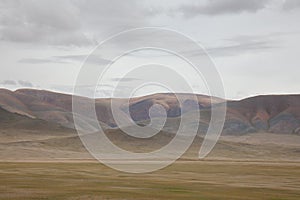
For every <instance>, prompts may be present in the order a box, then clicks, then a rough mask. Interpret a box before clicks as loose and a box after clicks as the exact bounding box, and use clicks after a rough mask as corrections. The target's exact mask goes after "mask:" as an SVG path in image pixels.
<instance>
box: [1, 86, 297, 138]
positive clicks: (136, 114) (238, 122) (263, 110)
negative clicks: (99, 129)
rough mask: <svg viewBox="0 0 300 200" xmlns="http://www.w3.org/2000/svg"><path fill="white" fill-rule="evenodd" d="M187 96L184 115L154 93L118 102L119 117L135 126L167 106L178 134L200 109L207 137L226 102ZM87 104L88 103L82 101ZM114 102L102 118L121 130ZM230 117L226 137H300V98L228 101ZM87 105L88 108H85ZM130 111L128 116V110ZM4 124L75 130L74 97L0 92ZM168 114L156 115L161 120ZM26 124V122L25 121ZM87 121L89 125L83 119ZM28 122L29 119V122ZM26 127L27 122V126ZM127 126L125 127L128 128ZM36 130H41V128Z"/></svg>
mask: <svg viewBox="0 0 300 200" xmlns="http://www.w3.org/2000/svg"><path fill="white" fill-rule="evenodd" d="M177 95H180V96H181V97H184V99H185V101H184V102H183V103H184V104H185V106H186V108H187V109H185V110H182V109H181V107H180V104H179V102H178V101H177V99H176V96H175V95H174V94H167V93H166V94H153V95H147V96H144V97H136V98H132V99H130V101H129V105H128V100H127V99H115V101H116V102H117V106H118V107H117V112H118V115H119V116H121V117H124V118H129V117H131V118H132V119H133V120H134V121H136V123H138V124H140V125H145V124H147V123H149V108H150V107H151V106H152V105H154V104H159V105H161V106H163V107H164V108H165V110H166V112H167V116H168V119H167V123H166V124H165V127H164V131H166V132H170V133H172V132H176V128H177V127H178V123H179V121H180V116H181V115H186V116H188V117H189V119H190V120H189V121H190V127H191V128H194V127H198V125H199V124H195V121H196V120H195V109H199V108H200V111H201V120H200V121H201V123H200V127H199V132H200V133H201V132H205V131H206V129H207V127H208V124H209V121H210V109H211V104H220V103H223V102H224V100H223V99H219V98H212V102H211V98H210V97H209V96H205V95H197V99H196V100H195V99H193V98H192V95H191V94H177ZM82 99H83V100H84V99H86V98H84V97H82ZM110 103H111V99H96V100H95V107H96V111H97V117H98V120H99V121H100V123H101V125H102V126H103V127H104V129H112V128H117V127H116V122H115V121H114V118H113V116H112V112H111V109H110ZM227 104H228V107H227V116H226V122H225V126H224V130H223V134H224V135H226V134H227V135H228V134H239V135H241V134H247V133H254V132H271V133H282V134H300V95H267V96H257V97H251V98H247V99H243V100H240V101H227ZM83 106H84V104H83ZM127 106H129V113H128V112H127V111H126V110H125V108H126V107H127ZM0 108H1V110H0V125H1V127H3V126H4V125H5V124H6V123H4V121H3V120H8V119H10V120H16V121H18V120H19V122H18V123H20V120H21V121H22V120H25V117H26V119H27V120H28V119H31V122H30V123H33V122H34V123H37V124H38V123H41V122H43V123H44V122H47V123H51V126H53V124H55V125H56V126H64V127H67V128H74V123H73V115H72V96H71V95H67V94H61V93H55V92H50V91H45V90H33V89H21V90H17V91H14V92H12V91H9V90H6V89H0ZM162 116H163V113H160V112H159V111H157V112H155V113H154V116H153V117H155V118H157V119H159V118H160V117H162ZM22 117H23V118H24V119H23V118H22ZM83 120H88V119H84V118H83ZM25 121H26V120H25ZM25 124H26V123H25ZM125 125H126V124H125ZM32 126H35V127H36V128H37V127H38V126H36V125H32Z"/></svg>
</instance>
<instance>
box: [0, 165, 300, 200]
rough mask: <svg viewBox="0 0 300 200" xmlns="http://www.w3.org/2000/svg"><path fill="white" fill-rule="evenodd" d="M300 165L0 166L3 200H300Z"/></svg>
mask: <svg viewBox="0 0 300 200" xmlns="http://www.w3.org/2000/svg"><path fill="white" fill-rule="evenodd" d="M299 169H300V163H298V162H295V163H292V162H282V163H275V162H230V161H227V162H224V161H178V162H176V163H175V164H173V165H171V166H169V167H167V168H165V169H163V170H160V171H157V172H154V173H149V174H126V173H121V172H117V171H114V170H112V169H109V168H108V167H106V166H103V165H101V164H99V163H92V162H86V163H84V162H80V163H75V162H74V163H71V162H69V163H53V162H47V163H45V162H44V163H38V162H36V163H34V162H31V163H29V162H27V163H26V162H23V163H21V162H2V163H0V180H1V184H0V199H203V200H206V199H249V200H250V199H272V200H275V199H276V200H279V199H283V200H286V199H295V200H296V199H297V200H298V199H300V170H299Z"/></svg>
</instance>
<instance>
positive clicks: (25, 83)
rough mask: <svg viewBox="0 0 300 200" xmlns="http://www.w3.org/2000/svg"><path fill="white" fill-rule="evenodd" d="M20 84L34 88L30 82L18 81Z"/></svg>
mask: <svg viewBox="0 0 300 200" xmlns="http://www.w3.org/2000/svg"><path fill="white" fill-rule="evenodd" d="M18 84H19V85H21V86H23V87H33V84H32V83H31V82H29V81H22V80H19V81H18Z"/></svg>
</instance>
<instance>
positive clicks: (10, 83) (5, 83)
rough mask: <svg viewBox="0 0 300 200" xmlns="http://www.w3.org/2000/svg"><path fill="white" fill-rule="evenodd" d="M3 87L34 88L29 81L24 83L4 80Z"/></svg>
mask: <svg viewBox="0 0 300 200" xmlns="http://www.w3.org/2000/svg"><path fill="white" fill-rule="evenodd" d="M0 84H1V85H5V86H22V87H33V84H32V83H31V82H29V81H23V80H18V81H14V80H4V81H2V82H0Z"/></svg>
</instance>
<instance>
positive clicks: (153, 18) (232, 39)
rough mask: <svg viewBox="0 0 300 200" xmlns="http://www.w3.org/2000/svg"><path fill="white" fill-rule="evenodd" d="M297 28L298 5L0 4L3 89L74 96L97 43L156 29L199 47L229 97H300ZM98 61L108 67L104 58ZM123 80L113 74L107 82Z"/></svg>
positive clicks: (231, 0)
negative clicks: (135, 30) (123, 33)
mask: <svg viewBox="0 0 300 200" xmlns="http://www.w3.org/2000/svg"><path fill="white" fill-rule="evenodd" d="M299 24H300V1H299V0H251V1H249V0H210V1H205V0H204V1H199V0H195V1H193V0H190V1H184V0H182V1H181V0H169V1H162V0H159V1H158V0H151V1H143V0H127V1H117V0H107V1H103V0H73V1H72V0H57V1H56V0H47V1H46V0H36V1H34V0H27V1H15V0H0V55H1V60H0V64H1V65H0V69H1V73H0V87H5V88H9V89H16V88H23V87H26V88H28V87H33V88H39V89H49V90H56V91H61V92H71V91H72V85H73V84H74V81H75V79H76V77H77V74H78V72H79V70H80V67H81V65H82V63H83V61H84V60H85V58H86V56H87V55H88V54H89V53H91V51H92V50H93V49H94V48H95V47H96V45H97V44H98V43H99V42H101V41H103V40H105V39H106V38H107V37H110V36H111V35H113V34H117V33H119V32H120V31H124V30H127V29H132V28H138V27H149V26H154V27H163V28H170V29H173V30H176V31H179V32H181V33H183V34H185V35H187V36H189V37H191V38H193V39H194V40H195V41H197V42H198V43H199V44H201V45H202V46H203V47H204V48H205V49H206V50H207V52H208V53H209V54H210V56H211V58H212V59H213V61H214V63H215V64H216V67H217V69H218V70H219V72H220V74H221V77H222V79H223V82H224V88H225V92H226V97H227V98H229V99H240V98H244V97H248V96H253V95H258V94H281V93H300V78H299V74H300V59H299V55H300V26H299ZM182 45H184V44H182ZM116 48H118V46H116ZM137 57H138V56H137ZM131 59H132V58H131ZM171 60H172V61H173V63H174V58H171V57H170V63H172V61H171ZM94 61H95V62H98V63H99V64H104V63H106V60H105V58H103V59H99V58H97V59H95V60H94ZM124 62H126V63H127V64H128V63H131V62H132V60H131V61H128V60H127V61H126V59H124ZM176 63H177V65H179V64H180V62H176ZM121 64H122V63H121ZM125 66H126V65H125V64H124V67H125ZM120 67H122V65H120ZM184 67H185V66H184V65H181V68H182V70H185V68H184ZM118 78H119V77H114V76H113V75H112V76H111V79H110V80H109V81H110V82H111V83H113V82H115V81H116V80H118ZM136 80H137V79H135V78H131V79H130V78H127V79H126V80H123V81H125V82H132V83H134V81H136ZM199 82H201V81H199ZM106 84H108V85H109V84H110V83H109V82H107V83H106ZM199 85H201V83H199ZM157 91H159V90H157ZM201 91H202V90H201V89H200V90H199V93H200V92H201ZM144 92H145V93H149V92H155V90H153V88H152V89H148V90H144ZM203 93H205V90H203ZM139 94H142V93H139ZM103 95H104V96H105V94H104V93H103Z"/></svg>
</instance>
